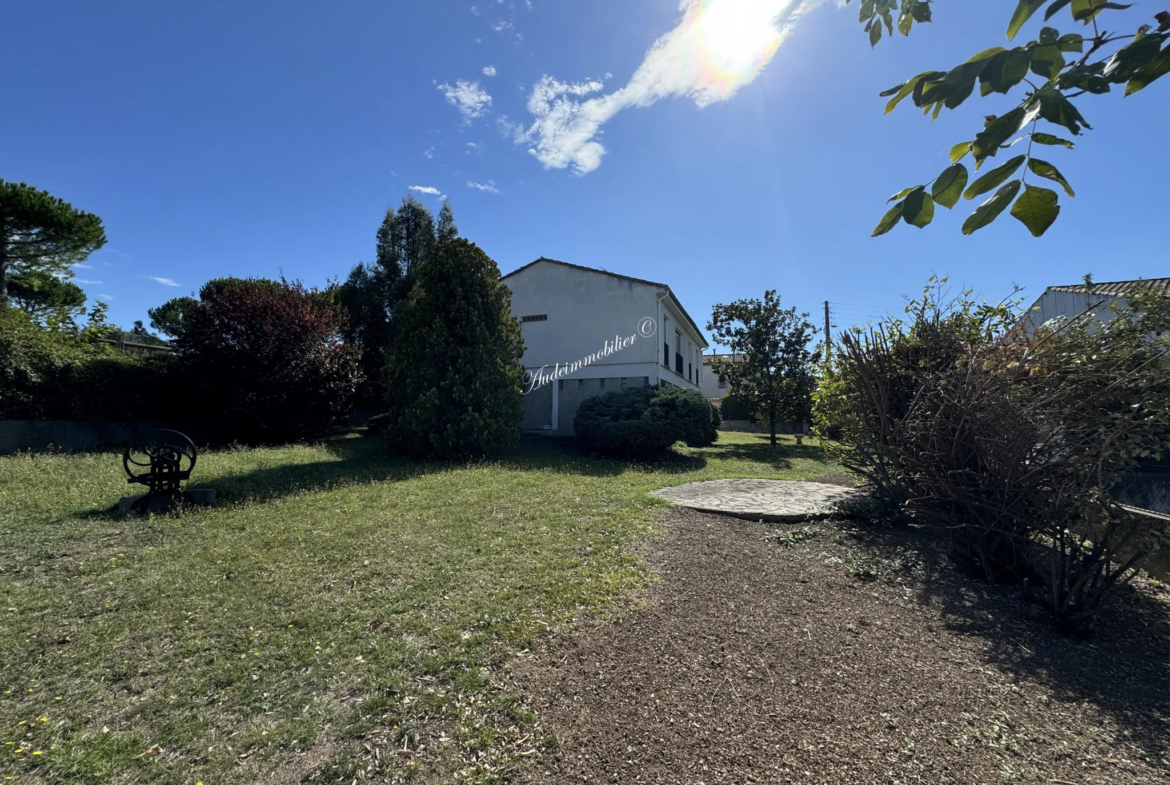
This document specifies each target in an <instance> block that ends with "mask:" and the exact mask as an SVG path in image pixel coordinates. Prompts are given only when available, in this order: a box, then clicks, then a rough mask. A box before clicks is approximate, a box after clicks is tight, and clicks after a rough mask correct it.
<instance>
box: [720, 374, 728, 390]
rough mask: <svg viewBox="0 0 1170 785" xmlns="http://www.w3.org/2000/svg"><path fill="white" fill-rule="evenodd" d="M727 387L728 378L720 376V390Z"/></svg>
mask: <svg viewBox="0 0 1170 785" xmlns="http://www.w3.org/2000/svg"><path fill="white" fill-rule="evenodd" d="M725 387H727V377H726V376H720V377H719V388H720V389H723V388H725Z"/></svg>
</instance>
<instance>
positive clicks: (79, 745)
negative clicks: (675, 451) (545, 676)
mask: <svg viewBox="0 0 1170 785" xmlns="http://www.w3.org/2000/svg"><path fill="white" fill-rule="evenodd" d="M682 453H683V454H682V455H679V456H676V458H675V459H673V460H671V461H668V462H666V463H664V464H661V465H657V466H650V467H645V466H633V465H629V464H623V463H616V462H610V461H602V460H595V459H590V458H586V457H584V456H582V455H581V454H580V453H578V452H577V450H576V448H575V447H574V446H573V445H572V444H565V443H556V444H553V443H543V442H538V443H526V444H524V445H522V446H521V447H520V448H519V449H517V450H516V451H515V452H514V453H512V454H511V455H509V456H507V457H506V458H505V459H502V460H499V461H495V462H490V463H476V464H464V465H457V466H451V465H442V464H420V463H413V462H406V461H401V460H398V459H395V458H392V457H389V456H387V455H385V454H384V453H383V451H382V450H381V446H380V444H379V443H378V442H377V441H376V440H374V439H372V438H369V437H364V436H352V435H351V436H350V437H348V438H339V439H336V440H332V441H328V442H325V443H321V444H316V445H298V446H288V447H276V448H257V449H232V450H220V451H215V452H208V453H205V454H203V455H201V456H200V460H199V464H198V466H197V467H196V470H195V475H194V476H195V479H194V480H193V482H192V487H214V488H216V489H218V490H219V491H220V495H221V498H222V500H223V503H222V504H221V505H220V506H217V507H215V508H211V509H206V510H200V511H195V512H187V513H185V514H181V515H178V514H177V515H171V516H162V517H154V518H122V517H119V516H116V515H112V514H109V513H108V512H106V511H107V510H108V509H109V508H110V507H111V505H113V504H114V503H115V502H116V501H117V499H118V497H119V496H121V495H123V494H126V493H129V492H131V490H132V489H131V488H130V487H129V486H127V485H126V483H125V478H124V475H123V474H122V470H121V465H120V461H119V460H118V458H117V457H116V456H114V455H112V454H83V455H40V456H27V455H21V456H11V457H5V458H0V619H2V620H3V621H2V623H0V776H3V777H13V778H14V780H12V781H14V782H17V781H51V782H71V783H72V782H77V783H86V782H147V781H149V782H159V783H176V784H177V783H195V782H197V781H202V782H204V783H207V785H211V783H217V784H218V783H230V782H253V781H256V780H257V779H265V778H275V775H276V774H279V775H280V777H281V778H287V781H288V782H298V781H300V777H301V776H302V775H303V774H305V773H308V772H310V771H315V770H318V769H320V768H322V767H323V770H324V772H325V775H324V777H323V778H322V780H318V781H344V782H349V781H350V780H351V779H352V778H353V777H354V776H356V770H357V769H365V768H379V769H381V770H382V771H383V772H384V773H388V772H390V771H398V772H399V773H408V772H409V771H410V770H411V768H410V764H411V761H412V759H413V758H414V757H415V756H417V758H418V759H419V760H421V761H423V763H422V764H421V766H422V768H425V767H427V766H431V767H434V766H438V767H439V768H440V770H441V771H442V772H443V773H445V774H447V775H451V774H453V773H454V772H455V771H456V769H458V768H459V767H460V766H465V764H466V763H467V762H468V761H471V760H472V758H473V756H474V755H476V754H480V755H481V758H480V760H479V761H478V762H477V763H476V764H475V765H472V766H470V767H465V768H464V769H463V775H462V776H465V777H466V778H469V779H479V780H486V779H490V778H491V776H492V772H494V771H497V770H498V768H499V766H500V765H501V764H502V763H504V762H506V750H507V749H509V744H512V743H514V742H516V740H517V739H519V738H520V737H521V733H522V731H521V730H520V728H522V727H523V725H524V724H525V723H526V722H527V721H528V720H529V719H530V718H528V717H527V716H526V714H525V713H524V712H523V710H522V709H521V708H520V707H519V706H518V705H516V703H515V701H514V700H513V699H512V698H511V697H510V696H509V695H508V694H507V693H505V692H503V691H501V690H499V689H497V688H495V687H494V686H493V681H492V679H493V674H494V673H496V672H497V671H498V669H499V668H500V667H501V666H502V665H503V664H504V663H505V662H507V661H508V659H509V658H511V657H513V656H515V654H516V653H517V652H520V651H523V650H524V649H526V648H528V647H530V646H532V645H533V644H534V642H535V641H536V639H537V638H538V636H540V635H541V634H543V633H545V632H546V631H547V630H548V629H549V628H550V627H555V626H556V625H558V624H560V623H562V622H564V621H566V620H568V619H570V618H572V617H574V616H576V615H578V614H580V613H581V612H582V610H585V609H599V608H604V607H605V606H606V605H608V604H610V603H612V602H613V601H614V600H615V599H617V598H620V597H622V596H625V595H628V594H629V593H630V592H631V591H633V590H635V589H636V588H637V587H638V586H640V585H642V584H643V583H644V581H645V580H646V575H645V574H644V572H643V571H642V569H641V566H640V562H639V560H638V559H637V557H636V556H635V555H634V552H633V549H632V547H631V546H632V545H633V544H634V542H635V541H636V540H637V539H639V538H642V537H645V536H648V535H651V534H652V533H653V531H654V515H653V508H654V507H656V506H658V505H659V504H661V503H660V502H658V501H657V500H655V499H653V498H652V497H650V496H649V495H648V491H650V490H652V489H654V488H658V487H661V486H663V485H669V484H677V483H683V482H691V481H695V480H701V479H712V478H719V477H736V476H756V477H778V478H799V477H805V476H811V475H817V474H824V473H826V472H828V471H831V470H832V469H831V467H830V466H829V465H828V464H827V463H826V462H825V461H824V458H823V455H822V453H821V451H820V449H819V448H817V447H815V446H809V445H807V444H806V445H805V446H803V447H796V446H795V445H793V444H791V442H788V443H786V444H785V445H783V446H782V447H781V448H780V449H779V450H776V451H773V450H771V449H770V448H768V447H767V446H766V443H765V440H764V439H761V437H758V436H754V435H746V434H723V435H722V438H721V441H720V442H719V443H718V444H717V445H715V446H714V447H711V448H707V449H701V450H683V451H682ZM419 744H423V745H424V746H426V747H427V749H426V750H423V751H422V754H420V753H419V751H418V750H416V749H415V748H416V747H417V746H418V745H419ZM18 750H19V751H18ZM398 750H405V751H404V752H401V753H399V752H397V751H398ZM460 761H463V763H462V764H461V763H460ZM0 781H4V780H0ZM281 781H285V780H284V779H282V780H281Z"/></svg>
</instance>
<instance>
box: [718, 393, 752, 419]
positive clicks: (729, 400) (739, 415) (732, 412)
mask: <svg viewBox="0 0 1170 785" xmlns="http://www.w3.org/2000/svg"><path fill="white" fill-rule="evenodd" d="M720 406H721V407H722V410H723V419H724V420H749V421H751V422H755V418H754V417H753V416H752V409H751V407H750V406H748V405H747V404H746V403H744V402H743V401H741V400H739V399H738V398H736V397H735V396H733V395H730V394H728V395H725V396H723V401H722V403H721V404H720Z"/></svg>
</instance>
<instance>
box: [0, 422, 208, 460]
mask: <svg viewBox="0 0 1170 785" xmlns="http://www.w3.org/2000/svg"><path fill="white" fill-rule="evenodd" d="M159 429H171V430H176V431H181V432H183V433H185V434H186V435H187V436H189V437H191V439H192V441H194V442H195V443H196V444H204V443H207V442H210V441H214V440H215V438H216V437H218V436H220V434H215V433H213V432H212V431H213V430H214V428H213V427H209V426H203V425H197V424H190V423H163V422H74V421H70V420H0V455H11V454H12V453H15V452H25V451H32V452H43V451H46V450H63V451H67V452H68V451H74V450H99V449H104V448H109V447H125V446H126V445H129V444H135V443H140V442H143V441H145V440H147V439H149V438H150V436H151V434H152V433H153V432H154V431H157V430H159Z"/></svg>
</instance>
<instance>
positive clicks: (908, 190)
mask: <svg viewBox="0 0 1170 785" xmlns="http://www.w3.org/2000/svg"><path fill="white" fill-rule="evenodd" d="M922 187H923V186H921V185H912V186H910V187H909V188H903V189H902V190H901V191H898V193H896V194H894V195H893V196H891V197H890V198H889V199H887V200H886V201H887V202H892V201H894V200H895V199H905V198H906V197H907V196H909V195H910V193H911V192H912V191H913V190H914V189H915V188H922Z"/></svg>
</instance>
